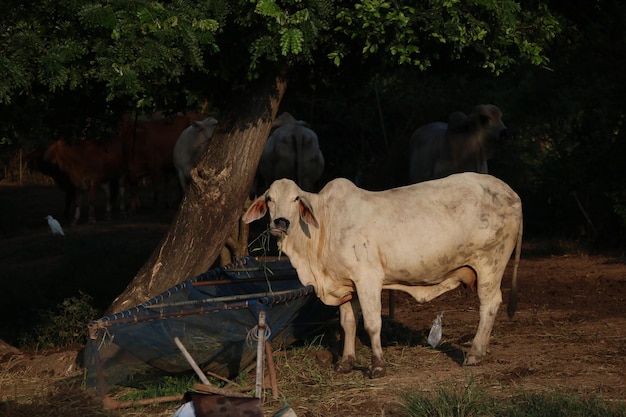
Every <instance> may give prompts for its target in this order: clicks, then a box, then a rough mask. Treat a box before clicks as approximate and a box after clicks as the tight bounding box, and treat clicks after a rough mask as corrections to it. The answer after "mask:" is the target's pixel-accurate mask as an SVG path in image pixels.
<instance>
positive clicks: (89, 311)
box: [20, 291, 100, 349]
mask: <svg viewBox="0 0 626 417" xmlns="http://www.w3.org/2000/svg"><path fill="white" fill-rule="evenodd" d="M92 305H93V298H92V297H90V296H89V295H87V294H85V293H83V292H82V291H81V292H80V293H79V295H78V296H76V297H70V298H67V299H65V300H63V302H61V303H60V304H58V305H57V307H56V309H54V310H49V311H45V312H42V313H40V315H39V324H37V325H36V326H35V327H34V329H33V330H32V331H31V332H30V333H28V334H25V335H24V336H22V341H21V343H20V344H21V345H22V346H25V347H38V348H43V349H49V348H56V347H68V346H77V345H82V344H84V343H85V340H87V338H88V337H89V334H88V331H87V324H88V323H89V322H90V321H91V320H94V319H95V318H97V317H98V315H99V314H100V312H99V311H98V310H96V309H95V308H94V307H92Z"/></svg>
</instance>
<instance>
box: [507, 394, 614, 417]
mask: <svg viewBox="0 0 626 417" xmlns="http://www.w3.org/2000/svg"><path fill="white" fill-rule="evenodd" d="M497 416H502V417H504V416H507V417H626V406H624V404H611V403H608V402H606V401H603V400H600V399H597V398H586V397H581V396H578V395H572V394H566V393H558V392H548V393H524V394H521V395H520V396H517V397H514V398H513V399H512V400H511V405H510V407H509V408H507V409H505V410H504V411H503V412H500V413H498V414H497Z"/></svg>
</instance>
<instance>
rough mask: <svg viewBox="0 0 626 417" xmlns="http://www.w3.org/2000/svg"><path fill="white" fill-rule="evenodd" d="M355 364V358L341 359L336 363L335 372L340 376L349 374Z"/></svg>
mask: <svg viewBox="0 0 626 417" xmlns="http://www.w3.org/2000/svg"><path fill="white" fill-rule="evenodd" d="M355 362H356V359H355V358H347V359H342V360H340V361H339V362H338V363H337V366H336V367H335V371H337V372H338V373H340V374H347V373H349V372H352V369H353V368H354V363H355Z"/></svg>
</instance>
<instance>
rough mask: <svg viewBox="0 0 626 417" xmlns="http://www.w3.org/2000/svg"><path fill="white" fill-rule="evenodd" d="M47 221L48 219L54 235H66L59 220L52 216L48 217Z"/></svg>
mask: <svg viewBox="0 0 626 417" xmlns="http://www.w3.org/2000/svg"><path fill="white" fill-rule="evenodd" d="M46 219H48V225H49V226H50V229H51V230H52V234H54V235H61V236H65V233H63V228H62V227H61V224H60V223H59V221H58V220H57V219H55V218H54V217H52V216H50V215H48V216H47V217H46Z"/></svg>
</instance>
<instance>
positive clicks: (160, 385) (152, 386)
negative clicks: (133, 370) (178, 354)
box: [116, 372, 219, 401]
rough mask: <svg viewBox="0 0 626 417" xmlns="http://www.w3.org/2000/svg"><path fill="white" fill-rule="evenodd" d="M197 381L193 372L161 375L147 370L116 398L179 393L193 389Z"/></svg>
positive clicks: (127, 398) (132, 398)
mask: <svg viewBox="0 0 626 417" xmlns="http://www.w3.org/2000/svg"><path fill="white" fill-rule="evenodd" d="M197 382H198V377H197V376H196V375H195V374H194V373H185V374H181V375H163V374H162V373H160V372H152V373H150V372H149V373H146V374H144V375H140V376H137V377H136V378H135V379H134V380H133V381H131V383H130V384H129V385H130V386H131V387H130V388H126V389H124V390H123V391H121V392H120V393H119V394H118V395H117V398H116V399H117V400H118V401H139V400H143V399H146V398H158V397H164V396H168V395H180V394H181V393H184V392H187V391H193V386H194V384H196V383H197ZM212 382H215V381H212ZM218 385H219V384H218Z"/></svg>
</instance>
